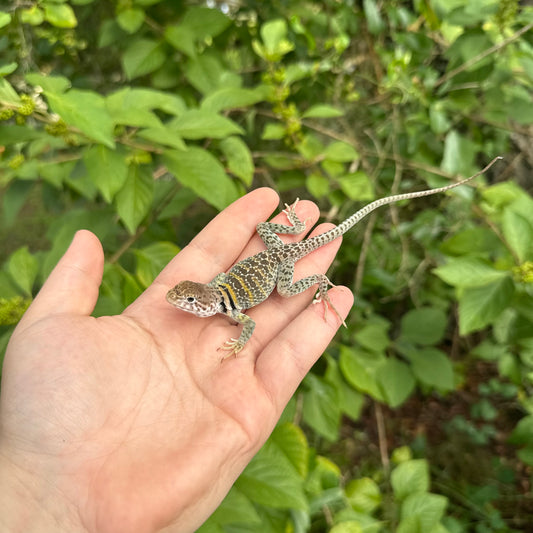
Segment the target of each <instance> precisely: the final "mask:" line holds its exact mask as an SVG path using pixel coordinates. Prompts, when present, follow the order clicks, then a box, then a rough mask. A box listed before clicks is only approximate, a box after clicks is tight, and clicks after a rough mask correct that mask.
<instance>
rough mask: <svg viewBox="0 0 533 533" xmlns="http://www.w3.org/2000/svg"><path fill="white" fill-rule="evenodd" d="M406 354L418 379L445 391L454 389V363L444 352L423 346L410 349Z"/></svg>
mask: <svg viewBox="0 0 533 533" xmlns="http://www.w3.org/2000/svg"><path fill="white" fill-rule="evenodd" d="M405 355H406V357H407V358H408V359H409V360H410V362H411V369H412V371H413V374H414V375H415V377H416V379H418V381H420V382H421V383H424V385H428V386H430V387H435V388H437V389H438V390H440V391H443V392H447V391H451V390H454V388H455V381H454V377H453V365H452V363H451V361H450V359H449V358H448V356H447V355H446V354H445V353H444V352H441V351H440V350H437V349H436V348H422V349H420V350H408V351H407V352H406V354H405Z"/></svg>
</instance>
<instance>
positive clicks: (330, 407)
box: [303, 374, 341, 442]
mask: <svg viewBox="0 0 533 533" xmlns="http://www.w3.org/2000/svg"><path fill="white" fill-rule="evenodd" d="M304 383H305V384H306V385H307V387H308V388H307V389H306V391H305V393H304V402H303V420H304V421H305V423H306V424H309V425H310V426H311V427H312V428H313V429H314V430H315V431H316V432H317V433H318V434H319V435H322V436H323V437H324V438H326V439H328V440H329V441H331V442H334V441H335V440H336V439H337V438H338V435H339V426H340V419H341V410H340V405H339V397H338V394H337V390H336V388H335V387H334V386H333V385H331V383H328V382H326V381H325V380H323V379H320V378H318V377H316V376H315V375H314V374H308V375H307V376H306V377H305V379H304Z"/></svg>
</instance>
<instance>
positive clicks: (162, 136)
mask: <svg viewBox="0 0 533 533" xmlns="http://www.w3.org/2000/svg"><path fill="white" fill-rule="evenodd" d="M137 136H138V137H141V138H142V139H146V140H147V141H152V142H154V143H156V144H161V145H163V146H170V147H171V148H176V149H177V150H187V145H186V144H185V143H184V142H183V140H182V138H181V137H180V136H179V135H178V134H177V133H176V132H175V131H173V130H171V129H170V128H167V127H166V126H159V127H154V128H146V129H144V130H140V131H138V132H137Z"/></svg>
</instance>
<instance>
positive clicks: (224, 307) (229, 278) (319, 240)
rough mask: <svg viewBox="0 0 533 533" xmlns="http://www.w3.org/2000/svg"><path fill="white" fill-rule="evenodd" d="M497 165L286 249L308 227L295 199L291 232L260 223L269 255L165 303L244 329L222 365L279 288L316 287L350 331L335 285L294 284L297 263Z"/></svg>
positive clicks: (319, 298)
mask: <svg viewBox="0 0 533 533" xmlns="http://www.w3.org/2000/svg"><path fill="white" fill-rule="evenodd" d="M498 159H502V157H500V156H498V157H496V158H494V159H493V160H492V161H491V162H490V163H489V164H488V165H487V166H486V167H485V168H484V169H483V170H481V171H479V172H478V173H476V174H474V175H473V176H470V177H469V178H466V179H463V180H461V181H458V182H457V183H452V184H450V185H445V186H443V187H438V188H435V189H426V190H422V191H416V192H409V193H404V194H396V195H393V196H387V197H384V198H380V199H378V200H375V201H373V202H371V203H369V204H367V205H366V206H365V207H363V208H361V209H360V210H359V211H357V212H356V213H354V214H353V215H351V216H350V217H348V218H347V219H346V220H344V221H343V222H341V223H340V224H339V225H337V226H335V227H334V228H332V229H330V230H329V231H326V232H325V233H322V234H320V235H316V236H314V237H310V238H308V239H306V240H302V241H299V242H292V243H284V242H283V241H282V240H281V238H280V237H279V236H278V234H286V235H289V234H290V235H298V234H300V233H303V232H304V231H305V229H306V225H305V222H303V221H301V220H300V219H299V218H298V216H297V214H296V210H295V208H296V204H297V203H298V199H296V201H295V202H294V203H293V204H292V205H291V206H289V205H287V204H285V210H283V213H285V215H286V216H287V219H288V221H289V223H290V226H289V225H285V224H275V223H272V222H260V223H259V224H257V227H256V230H257V233H258V234H259V236H260V237H261V239H262V240H263V242H264V243H265V245H266V250H263V251H261V252H259V253H257V254H256V255H253V256H252V257H248V258H246V259H243V260H242V261H239V262H238V263H236V264H235V265H234V266H233V267H232V268H231V269H230V270H229V271H228V272H227V273H225V272H222V273H220V274H218V275H217V276H216V277H215V278H214V279H213V280H212V281H210V282H209V283H206V284H204V283H198V282H195V281H180V282H179V283H178V284H177V285H176V286H174V287H173V288H172V289H170V290H169V291H168V292H167V295H166V300H167V301H168V302H169V303H170V304H172V305H173V306H174V307H177V308H178V309H181V310H183V311H186V312H188V313H192V314H194V315H196V316H198V317H209V316H213V315H215V314H217V313H220V314H224V315H227V316H228V317H230V318H231V319H233V320H234V321H235V322H237V323H239V324H242V326H243V329H242V331H241V334H240V336H239V337H238V338H236V339H235V338H231V339H229V340H227V341H226V342H225V343H224V344H223V345H222V346H221V347H220V348H221V349H223V350H228V351H229V353H228V354H227V355H226V356H225V357H224V359H225V358H226V357H229V356H231V355H232V354H235V355H236V354H237V353H239V352H240V351H241V350H242V349H243V348H244V346H245V345H246V343H247V342H248V340H249V339H250V337H251V336H252V333H253V331H254V328H255V322H254V321H253V319H252V318H250V317H249V316H248V315H247V314H245V313H244V311H246V310H247V309H250V308H251V307H254V306H256V305H258V304H260V303H261V302H263V301H264V300H266V299H267V298H268V297H269V296H270V294H271V293H272V292H273V291H274V288H277V291H278V293H279V294H280V295H281V296H284V297H290V296H295V295H297V294H300V293H301V292H303V291H305V290H307V289H308V288H310V287H312V286H313V285H318V292H317V294H316V297H315V299H314V300H313V303H320V302H324V319H326V318H327V309H328V306H329V307H331V309H332V310H333V311H334V312H335V314H336V315H337V316H338V317H339V319H340V320H341V322H342V324H343V325H344V326H346V323H345V321H344V319H343V318H342V317H341V316H340V314H339V312H338V311H337V309H335V307H334V305H333V304H332V302H331V301H330V298H329V296H328V287H329V286H330V285H331V286H333V283H331V281H330V280H329V279H328V278H327V276H326V275H325V274H314V275H311V276H307V277H305V278H303V279H301V280H298V281H296V282H295V281H293V275H294V265H295V263H296V262H297V261H298V260H299V259H301V258H302V257H304V256H306V255H307V254H310V253H311V252H313V251H314V250H316V249H317V248H320V247H321V246H324V245H325V244H328V243H329V242H331V241H333V240H334V239H336V238H338V237H340V236H341V235H343V234H344V233H346V232H347V231H348V230H349V229H351V228H352V227H353V226H355V225H356V224H357V223H358V222H359V221H360V220H361V219H362V218H364V217H366V216H367V215H368V214H370V213H372V211H374V210H375V209H377V208H378V207H381V206H383V205H387V204H391V203H393V202H399V201H401V200H411V199H414V198H420V197H422V196H429V195H432V194H438V193H443V192H445V191H449V190H450V189H454V188H455V187H459V186H460V185H464V184H465V183H467V182H469V181H470V180H472V179H474V178H476V177H477V176H479V175H480V174H483V173H484V172H486V171H487V170H488V169H489V168H490V167H491V166H492V165H493V164H494V163H495V162H496V161H497V160H498Z"/></svg>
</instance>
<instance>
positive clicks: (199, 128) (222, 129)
mask: <svg viewBox="0 0 533 533" xmlns="http://www.w3.org/2000/svg"><path fill="white" fill-rule="evenodd" d="M168 127H169V128H170V129H172V130H174V131H176V132H177V133H178V135H179V136H180V137H182V138H184V139H204V138H206V137H208V138H211V139H222V138H224V137H228V136H229V135H234V134H236V133H244V132H243V130H242V128H240V127H239V126H237V124H235V122H233V121H232V120H230V119H229V118H226V117H223V116H221V115H217V114H216V113H210V112H209V111H204V110H201V109H189V110H187V111H185V112H184V113H183V114H182V115H180V116H179V117H176V118H174V119H173V120H171V121H170V122H169V123H168Z"/></svg>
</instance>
